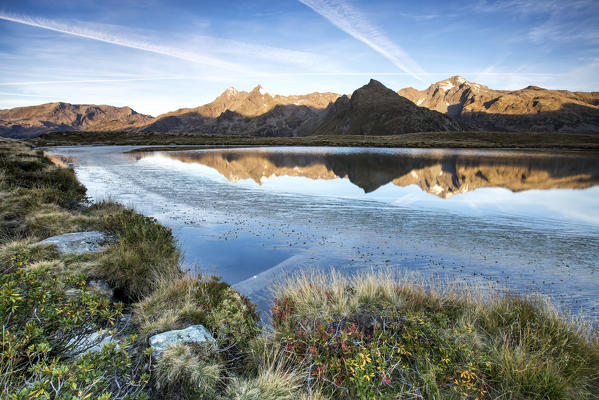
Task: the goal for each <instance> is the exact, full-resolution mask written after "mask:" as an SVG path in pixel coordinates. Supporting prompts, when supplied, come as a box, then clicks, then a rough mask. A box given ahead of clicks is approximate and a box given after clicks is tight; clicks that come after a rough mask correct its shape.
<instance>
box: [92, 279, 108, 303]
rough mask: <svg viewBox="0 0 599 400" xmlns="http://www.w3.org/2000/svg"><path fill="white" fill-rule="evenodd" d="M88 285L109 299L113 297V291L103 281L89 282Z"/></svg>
mask: <svg viewBox="0 0 599 400" xmlns="http://www.w3.org/2000/svg"><path fill="white" fill-rule="evenodd" d="M88 285H89V286H90V287H92V288H94V289H95V290H96V291H98V292H99V293H101V294H103V295H105V296H106V297H108V298H110V299H112V298H113V297H114V289H113V288H111V287H110V286H109V285H108V283H106V282H105V281H101V280H91V281H89V283H88Z"/></svg>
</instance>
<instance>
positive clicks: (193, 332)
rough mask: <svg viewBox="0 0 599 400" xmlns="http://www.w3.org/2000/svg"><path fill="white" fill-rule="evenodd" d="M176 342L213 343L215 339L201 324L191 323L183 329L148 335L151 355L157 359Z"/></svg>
mask: <svg viewBox="0 0 599 400" xmlns="http://www.w3.org/2000/svg"><path fill="white" fill-rule="evenodd" d="M178 343H202V344H203V343H207V344H215V343H216V340H215V339H214V337H213V336H212V334H211V333H210V332H208V330H207V329H206V328H204V326H203V325H191V326H188V327H187V328H185V329H180V330H174V331H168V332H163V333H159V334H157V335H154V336H152V337H150V347H151V348H152V356H153V357H154V358H156V359H159V358H160V356H161V355H162V353H163V352H164V350H166V349H167V348H168V347H169V346H171V345H173V344H178Z"/></svg>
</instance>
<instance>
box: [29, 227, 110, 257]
mask: <svg viewBox="0 0 599 400" xmlns="http://www.w3.org/2000/svg"><path fill="white" fill-rule="evenodd" d="M108 239H109V237H108V235H106V234H104V233H102V232H96V231H90V232H73V233H65V234H64V235H58V236H52V237H49V238H47V239H44V240H42V241H41V242H38V243H37V244H53V245H56V249H57V250H58V252H59V253H75V254H80V253H86V252H88V251H99V250H102V249H104V248H105V247H106V246H105V245H106V243H107V242H108Z"/></svg>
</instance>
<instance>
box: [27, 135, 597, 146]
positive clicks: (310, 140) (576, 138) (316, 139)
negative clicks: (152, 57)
mask: <svg viewBox="0 0 599 400" xmlns="http://www.w3.org/2000/svg"><path fill="white" fill-rule="evenodd" d="M31 142H32V143H34V144H35V145H38V146H48V145H69V146H70V145H89V144H111V145H170V144H177V145H206V146H220V145H234V146H247V145H261V146H350V147H422V148H547V149H579V150H599V135H596V134H595V135H594V134H574V133H521V132H423V133H409V134H404V135H393V136H307V137H295V138H292V137H242V136H218V135H201V134H166V133H139V132H53V133H46V134H44V135H41V136H39V137H37V138H34V139H31Z"/></svg>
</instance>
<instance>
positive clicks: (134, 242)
mask: <svg viewBox="0 0 599 400" xmlns="http://www.w3.org/2000/svg"><path fill="white" fill-rule="evenodd" d="M103 227H104V230H105V231H107V232H109V233H111V234H113V235H115V236H116V243H115V244H114V245H113V246H112V247H113V248H112V249H111V251H110V255H109V256H108V257H107V258H106V259H105V261H104V262H103V263H102V265H101V266H100V267H99V268H98V271H97V273H98V276H99V277H101V278H103V279H105V280H107V281H109V282H110V283H111V284H112V285H113V286H115V287H116V288H117V289H118V290H119V291H120V293H121V294H122V296H123V297H124V298H125V299H130V300H139V299H141V298H142V297H143V296H145V295H148V294H150V293H151V292H152V291H153V290H154V288H155V287H156V284H157V282H158V281H159V279H160V278H163V279H167V280H173V279H177V278H178V277H180V276H181V272H180V270H179V260H180V257H181V252H180V250H179V248H178V247H177V243H176V241H175V238H174V237H173V235H172V232H171V230H170V229H169V228H167V227H165V226H163V225H160V224H159V223H158V222H157V221H156V220H155V219H154V218H150V217H144V216H143V215H140V214H136V213H135V212H134V211H133V210H122V211H121V212H119V213H116V214H111V215H108V216H107V217H105V218H104V220H103Z"/></svg>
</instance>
